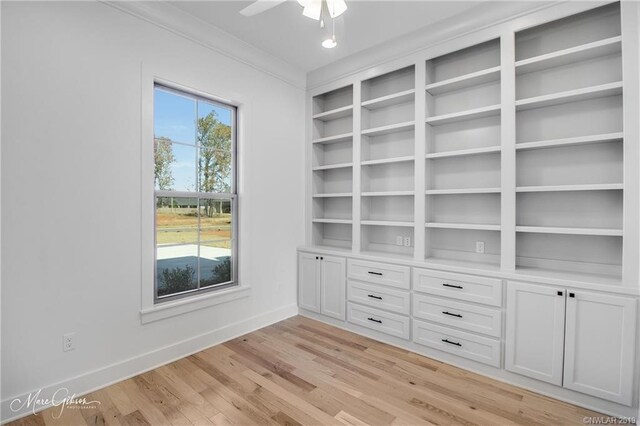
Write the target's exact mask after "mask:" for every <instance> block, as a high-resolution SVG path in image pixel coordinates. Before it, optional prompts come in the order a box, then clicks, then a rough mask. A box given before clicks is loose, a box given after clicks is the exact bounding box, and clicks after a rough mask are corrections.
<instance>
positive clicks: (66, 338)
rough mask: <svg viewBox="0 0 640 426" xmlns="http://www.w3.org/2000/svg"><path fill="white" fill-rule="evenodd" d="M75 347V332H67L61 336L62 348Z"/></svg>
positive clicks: (69, 349) (68, 349)
mask: <svg viewBox="0 0 640 426" xmlns="http://www.w3.org/2000/svg"><path fill="white" fill-rule="evenodd" d="M75 348H76V333H67V334H65V335H63V336H62V350H63V351H64V352H69V351H72V350H74V349H75Z"/></svg>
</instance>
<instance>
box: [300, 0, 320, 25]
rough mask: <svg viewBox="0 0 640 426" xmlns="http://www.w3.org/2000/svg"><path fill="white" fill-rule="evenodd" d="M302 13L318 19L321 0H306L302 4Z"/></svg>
mask: <svg viewBox="0 0 640 426" xmlns="http://www.w3.org/2000/svg"><path fill="white" fill-rule="evenodd" d="M303 1H304V0H303ZM302 14H303V15H304V16H306V17H307V18H311V19H315V20H316V21H319V20H320V16H321V15H322V0H307V4H306V5H305V6H304V9H303V10H302Z"/></svg>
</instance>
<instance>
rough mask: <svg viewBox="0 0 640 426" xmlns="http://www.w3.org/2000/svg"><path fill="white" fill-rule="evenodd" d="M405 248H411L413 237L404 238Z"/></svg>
mask: <svg viewBox="0 0 640 426" xmlns="http://www.w3.org/2000/svg"><path fill="white" fill-rule="evenodd" d="M404 246H405V247H411V237H404Z"/></svg>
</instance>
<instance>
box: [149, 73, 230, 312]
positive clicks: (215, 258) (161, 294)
mask: <svg viewBox="0 0 640 426" xmlns="http://www.w3.org/2000/svg"><path fill="white" fill-rule="evenodd" d="M236 113H237V111H236V108H235V107H233V106H231V105H225V104H222V103H220V102H216V101H213V100H211V99H205V98H203V97H200V96H196V95H193V94H190V93H186V92H182V91H178V90H175V89H171V88H168V87H165V86H161V85H159V84H156V85H155V87H154V113H153V114H154V121H153V132H154V141H153V144H154V158H155V168H154V175H155V249H156V256H155V262H156V264H155V295H154V298H155V301H156V302H161V301H164V300H171V299H175V298H179V297H184V296H186V295H191V294H194V293H199V292H203V291H211V290H214V289H220V288H223V287H224V288H226V287H229V286H232V285H235V284H237V270H238V269H237V268H238V260H237V243H236V242H237V223H238V221H237V215H238V208H237V193H236V191H237V190H236V187H237V185H236V169H237V167H236V161H237V159H236V128H237V126H236V115H237V114H236Z"/></svg>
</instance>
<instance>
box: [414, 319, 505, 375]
mask: <svg viewBox="0 0 640 426" xmlns="http://www.w3.org/2000/svg"><path fill="white" fill-rule="evenodd" d="M413 341H414V342H416V343H418V344H420V345H425V346H429V347H430V348H434V349H438V350H441V351H443V352H448V353H451V354H454V355H458V356H461V357H463V358H468V359H471V360H473V361H477V362H481V363H483V364H489V365H492V366H494V367H498V368H500V359H501V354H500V340H496V339H491V338H489V337H482V336H478V335H476V334H472V333H467V332H464V331H458V330H453V329H451V328H448V327H442V326H440V325H435V324H429V323H426V322H422V321H418V320H413Z"/></svg>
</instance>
